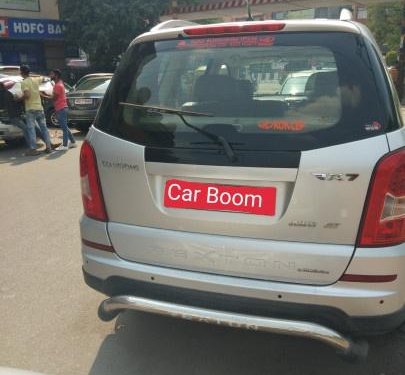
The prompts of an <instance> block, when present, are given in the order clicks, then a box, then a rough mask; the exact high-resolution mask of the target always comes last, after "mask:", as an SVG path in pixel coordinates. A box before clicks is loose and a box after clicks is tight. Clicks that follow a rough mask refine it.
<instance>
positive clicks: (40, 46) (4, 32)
mask: <svg viewBox="0 0 405 375" xmlns="http://www.w3.org/2000/svg"><path fill="white" fill-rule="evenodd" d="M63 38H64V36H63V23H62V22H61V21H58V20H49V19H29V18H12V17H0V65H22V64H28V65H29V66H30V67H31V69H32V70H33V71H36V72H46V71H48V70H49V69H52V68H56V67H62V66H63V65H64V63H65V43H64V40H63Z"/></svg>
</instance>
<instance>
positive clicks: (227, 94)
mask: <svg viewBox="0 0 405 375" xmlns="http://www.w3.org/2000/svg"><path fill="white" fill-rule="evenodd" d="M238 93H239V88H238V85H237V83H236V81H235V80H234V79H233V78H231V77H229V76H223V75H218V74H215V75H203V76H201V77H199V78H198V79H197V81H196V83H195V85H194V93H193V99H194V100H195V101H197V102H209V101H226V100H232V99H235V98H237V97H238Z"/></svg>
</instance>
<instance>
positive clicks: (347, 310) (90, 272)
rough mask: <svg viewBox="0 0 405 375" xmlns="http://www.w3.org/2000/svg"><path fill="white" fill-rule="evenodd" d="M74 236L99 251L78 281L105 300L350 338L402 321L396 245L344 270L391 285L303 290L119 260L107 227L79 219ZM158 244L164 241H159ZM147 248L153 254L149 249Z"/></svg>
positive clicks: (400, 252) (403, 260)
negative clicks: (195, 310)
mask: <svg viewBox="0 0 405 375" xmlns="http://www.w3.org/2000/svg"><path fill="white" fill-rule="evenodd" d="M81 234H82V238H83V239H85V240H87V241H90V242H91V243H95V244H100V245H101V246H99V248H100V247H101V248H102V250H97V247H96V248H94V247H90V246H91V244H90V246H89V244H83V245H82V254H83V270H84V273H85V279H86V282H87V284H88V285H89V286H91V287H92V288H94V289H96V290H98V291H100V292H102V293H104V294H107V295H109V296H122V295H130V296H136V297H143V298H147V299H150V300H157V301H165V302H169V303H177V304H182V305H185V306H195V307H201V308H208V309H214V310H221V311H228V312H235V313H245V314H247V313H249V314H252V315H256V316H267V317H275V318H281V319H290V320H299V321H309V322H315V323H318V324H322V325H323V326H325V327H330V328H333V329H336V330H338V331H340V332H350V333H353V334H358V335H364V334H374V333H375V334H379V333H384V332H388V331H391V330H394V329H395V328H397V327H399V326H401V325H402V324H403V323H404V322H405V310H404V306H405V297H404V296H405V293H404V290H405V287H404V285H405V284H404V282H403V280H404V278H405V246H403V245H399V246H396V247H392V248H385V249H358V250H357V251H356V253H355V255H354V257H353V259H352V260H351V262H350V265H349V266H348V267H347V269H346V274H353V275H391V274H395V275H397V278H396V280H395V281H391V282H379V283H366V282H343V281H338V282H335V283H333V284H330V285H310V284H301V283H297V284H292V283H287V282H275V281H269V280H260V279H255V278H248V277H241V276H236V275H235V276H230V275H228V276H226V275H223V274H213V273H208V272H203V271H191V270H185V269H181V267H174V266H167V265H166V266H161V265H151V264H147V262H143V263H141V262H134V261H129V260H125V259H123V258H121V257H120V256H119V255H117V254H116V253H115V252H113V249H112V247H111V243H110V236H109V234H108V232H107V224H106V223H102V222H97V221H94V220H91V219H89V218H86V217H83V219H82V222H81ZM161 241H162V242H165V241H164V239H162V238H161ZM142 244H143V242H142V241H140V240H138V239H137V240H136V242H134V243H133V251H134V252H136V251H138V249H141V248H142ZM200 245H201V246H202V245H203V244H202V243H200ZM103 247H104V250H103ZM148 249H150V251H153V250H154V248H153V247H151V246H149V248H148ZM105 250H110V251H105ZM319 256H320V257H321V256H322V255H319Z"/></svg>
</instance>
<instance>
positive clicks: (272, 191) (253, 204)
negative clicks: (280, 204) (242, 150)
mask: <svg viewBox="0 0 405 375" xmlns="http://www.w3.org/2000/svg"><path fill="white" fill-rule="evenodd" d="M276 193H277V189H276V188H275V187H252V186H233V185H216V184H204V183H199V182H188V181H181V180H176V179H172V180H168V181H167V182H166V186H165V196H164V205H165V207H170V208H183V209H195V210H208V211H229V212H242V213H248V214H253V215H266V216H274V215H275V213H276Z"/></svg>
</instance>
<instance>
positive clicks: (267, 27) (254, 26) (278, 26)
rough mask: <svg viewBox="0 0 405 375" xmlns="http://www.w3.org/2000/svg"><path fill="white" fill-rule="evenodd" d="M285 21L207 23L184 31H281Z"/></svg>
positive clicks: (214, 33)
mask: <svg viewBox="0 0 405 375" xmlns="http://www.w3.org/2000/svg"><path fill="white" fill-rule="evenodd" d="M284 27H285V23H281V22H272V23H263V22H261V23H250V24H244V25H238V24H235V25H212V26H211V25H205V26H197V27H188V28H185V29H184V33H185V34H186V35H189V36H203V35H221V34H240V33H260V32H272V31H280V30H282V29H284Z"/></svg>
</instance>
